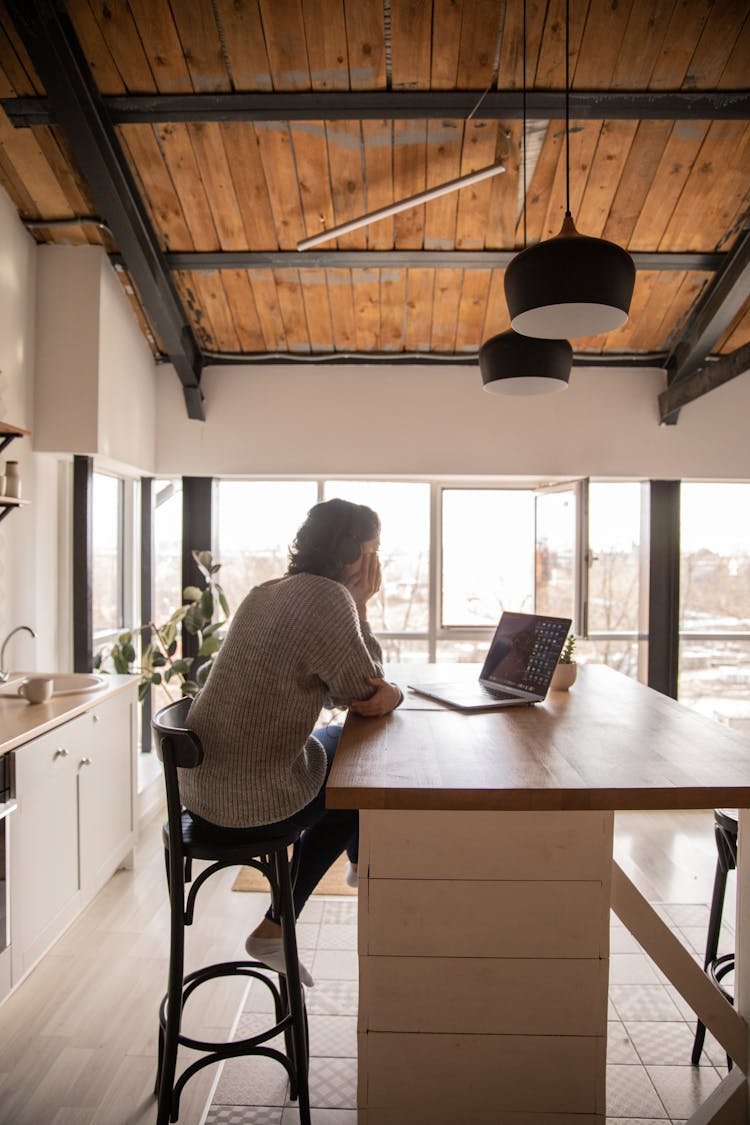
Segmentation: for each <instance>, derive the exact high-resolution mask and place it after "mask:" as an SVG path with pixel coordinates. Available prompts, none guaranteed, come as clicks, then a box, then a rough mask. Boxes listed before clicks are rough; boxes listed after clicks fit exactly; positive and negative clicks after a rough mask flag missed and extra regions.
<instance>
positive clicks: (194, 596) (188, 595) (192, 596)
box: [182, 586, 202, 602]
mask: <svg viewBox="0 0 750 1125" xmlns="http://www.w3.org/2000/svg"><path fill="white" fill-rule="evenodd" d="M201 593H202V591H201V590H200V589H199V587H198V586H186V587H185V589H184V590H183V591H182V596H183V598H184V599H185V601H186V602H197V601H198V600H199V599H200V596H201Z"/></svg>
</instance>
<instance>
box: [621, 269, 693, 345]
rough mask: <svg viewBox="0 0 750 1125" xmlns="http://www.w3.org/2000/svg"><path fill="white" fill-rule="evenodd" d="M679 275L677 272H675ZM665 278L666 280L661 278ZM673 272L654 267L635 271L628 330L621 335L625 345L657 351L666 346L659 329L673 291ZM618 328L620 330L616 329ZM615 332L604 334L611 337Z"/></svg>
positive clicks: (663, 334) (663, 336) (663, 335)
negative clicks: (658, 269)
mask: <svg viewBox="0 0 750 1125" xmlns="http://www.w3.org/2000/svg"><path fill="white" fill-rule="evenodd" d="M677 276H679V275H677ZM664 277H666V281H663V278H664ZM674 278H675V274H674V273H673V272H672V271H671V270H670V271H669V272H667V271H664V272H663V273H659V272H656V271H654V270H652V271H648V272H647V273H644V274H638V277H637V284H636V289H638V290H640V291H639V292H638V293H636V291H635V290H634V292H633V301H632V302H631V309H630V316H629V318H628V326H629V327H630V333H629V334H627V335H626V334H624V333H623V336H622V339H623V340H626V341H627V343H626V344H625V347H627V348H628V349H632V350H633V351H658V350H661V348H662V347H663V346H664V345H665V342H666V341H665V335H666V334H665V333H663V332H660V328H661V324H662V321H663V318H664V313H665V309H666V307H668V306H669V304H670V303H671V301H672V299H673V297H674V293H675V281H674ZM618 331H622V329H619V330H618ZM615 337H616V333H614V332H611V333H610V334H609V336H608V337H607V340H608V342H609V340H610V339H614V338H615Z"/></svg>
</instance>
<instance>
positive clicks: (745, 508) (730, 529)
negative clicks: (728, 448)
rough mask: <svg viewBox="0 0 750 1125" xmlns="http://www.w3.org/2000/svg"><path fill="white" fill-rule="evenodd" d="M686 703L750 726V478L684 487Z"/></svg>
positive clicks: (682, 671) (682, 678)
mask: <svg viewBox="0 0 750 1125" xmlns="http://www.w3.org/2000/svg"><path fill="white" fill-rule="evenodd" d="M680 543H681V549H680V662H679V684H678V695H679V699H680V701H681V702H683V703H687V704H688V705H689V706H691V707H693V708H694V709H695V710H697V711H700V712H701V713H703V714H705V715H708V716H710V717H712V718H715V719H718V720H719V721H720V722H724V723H726V724H727V725H729V726H732V727H735V728H736V729H738V730H742V731H745V732H749V731H750V484H724V483H714V484H692V483H687V484H683V485H682V487H681V490H680Z"/></svg>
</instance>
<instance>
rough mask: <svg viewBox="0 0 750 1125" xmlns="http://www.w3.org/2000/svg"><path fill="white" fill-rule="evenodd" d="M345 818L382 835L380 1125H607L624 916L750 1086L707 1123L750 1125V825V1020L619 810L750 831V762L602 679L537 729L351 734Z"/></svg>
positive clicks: (530, 710)
mask: <svg viewBox="0 0 750 1125" xmlns="http://www.w3.org/2000/svg"><path fill="white" fill-rule="evenodd" d="M447 671H448V669H447V667H446V665H433V666H424V667H422V668H419V669H417V668H414V667H403V668H400V669H398V668H396V669H394V668H391V669H390V670H389V673H388V675H389V677H390V678H392V679H396V680H397V681H398V682H399V683H400V685H401V686H402V687H403V688H404V689H405V688H406V684H407V682H409V681H411V682H414V680H415V677H419V679H420V680H422V681H425V680H428V679H432V680H433V681H436V680H438V679H441V680H444V679H446V678H447V677H446V672H447ZM451 671H452V672H455V673H457V674H464V675H467V676H472V675H473V676H476V674H477V672H476V669H471V668H467V667H466V666H464V668H463V669H461V668H460V667H456V668H453V669H451ZM328 804H329V806H331V807H339V808H358V809H360V816H361V843H360V868H359V870H360V883H359V896H360V897H359V955H360V985H359V989H360V992H359V1024H358V1034H359V1085H358V1107H359V1115H358V1120H359V1122H360V1125H386V1123H387V1125H401V1123H403V1125H407V1123H408V1125H427V1123H428V1122H429V1125H441V1123H446V1125H447V1123H449V1122H450V1123H451V1125H453V1123H455V1122H456V1121H459V1120H460V1121H461V1122H462V1125H511V1123H512V1125H574V1123H575V1125H603V1123H604V1120H605V1066H606V1028H607V987H608V958H609V913H610V908H612V909H614V910H615V912H616V913H617V914H618V915H619V917H620V918H621V920H622V921H623V922H624V924H625V925H626V926H628V928H629V929H630V930H631V932H632V933H633V934H634V935H635V937H636V938H637V940H638V941H639V942H640V944H641V945H642V946H643V947H644V948H645V949H646V951H647V952H648V953H649V954H650V955H651V956H652V957H653V958H654V960H655V961H656V963H657V964H658V966H659V967H660V968H661V969H662V970H663V971H664V972H665V973H666V974H667V976H668V977H669V978H670V980H671V981H672V983H673V984H675V986H676V987H677V988H678V989H679V991H680V992H681V994H682V995H683V996H684V997H685V998H686V1000H687V1001H688V1002H689V1003H690V1005H691V1007H693V1009H694V1010H695V1011H697V1012H698V1014H699V1015H700V1016H701V1018H702V1019H703V1020H704V1022H705V1023H706V1024H707V1026H708V1027H709V1029H710V1030H711V1031H712V1032H713V1033H714V1035H716V1037H717V1038H718V1039H719V1041H720V1042H721V1043H722V1045H723V1046H724V1047H725V1048H726V1049H727V1051H728V1052H729V1054H730V1055H731V1056H732V1057H733V1059H734V1060H735V1062H736V1064H737V1065H736V1066H735V1068H734V1070H733V1071H732V1072H731V1073H730V1074H729V1076H728V1077H727V1078H726V1079H725V1080H724V1082H723V1083H722V1084H721V1086H720V1087H719V1089H718V1090H717V1091H716V1092H715V1093H714V1095H712V1098H711V1101H712V1103H713V1105H714V1109H713V1110H712V1109H710V1108H709V1109H708V1116H706V1115H704V1116H703V1117H702V1118H701V1119H700V1120H701V1121H703V1122H708V1121H711V1120H716V1121H719V1120H721V1121H727V1122H735V1121H736V1122H737V1123H739V1122H745V1121H746V1120H747V1079H746V1075H747V1071H748V1035H747V1024H746V1018H747V1015H748V1008H750V995H749V993H750V989H748V988H747V987H746V985H745V982H746V979H747V975H748V969H749V968H750V949H748V948H747V946H748V942H750V933H749V932H748V931H750V925H748V921H747V916H748V913H749V912H750V887H749V886H748V870H747V869H748V863H747V861H746V858H745V856H744V851H745V850H746V846H747V845H746V841H747V838H748V835H750V829H749V828H748V827H747V824H746V821H747V818H748V813H747V812H745V811H742V812H741V813H740V864H739V878H738V891H739V898H740V902H739V904H738V951H737V953H738V969H737V974H736V975H737V980H738V982H739V1000H738V1011H735V1010H734V1009H733V1008H732V1007H731V1005H729V1004H728V1003H727V1002H726V1001H725V1000H724V999H723V997H722V996H721V995H720V993H719V992H718V990H717V989H716V988H715V987H714V985H713V984H711V983H710V981H709V980H708V978H707V977H706V976H705V975H704V974H703V973H702V971H701V970H700V968H699V966H697V965H696V964H695V962H694V961H693V959H692V957H691V956H690V955H689V954H688V953H687V952H686V951H685V950H684V949H683V947H682V946H680V945H679V943H678V942H677V941H676V940H675V939H674V938H673V937H672V936H671V934H670V933H669V931H668V929H667V927H666V926H665V925H664V924H663V923H662V922H661V920H660V919H659V917H658V916H657V915H656V914H655V913H654V911H653V910H652V909H651V908H650V906H649V905H648V903H646V902H645V900H644V899H643V898H642V897H641V896H640V894H639V893H638V891H637V889H636V888H635V887H634V886H633V885H632V883H631V882H630V881H629V880H628V878H627V877H626V876H625V875H624V873H623V872H622V871H621V870H620V869H619V867H617V865H616V864H614V863H613V859H612V838H613V823H614V813H615V811H617V810H618V809H641V810H644V809H654V810H658V809H690V808H693V809H695V808H705V809H711V808H713V807H718V806H729V807H736V808H739V809H740V810H746V809H747V808H748V807H749V806H750V741H748V740H747V739H746V738H743V737H742V736H740V735H738V734H736V733H735V732H733V731H730V730H728V729H727V728H724V727H722V726H720V725H719V724H717V723H714V722H712V721H710V720H707V719H703V718H702V717H700V716H698V715H696V714H694V713H693V712H691V711H689V710H687V708H685V707H683V706H681V705H679V704H677V703H675V702H674V701H673V700H670V699H668V698H666V697H664V696H662V695H659V694H658V693H656V692H654V691H651V690H650V689H649V688H646V687H644V686H643V685H640V684H638V683H635V682H634V681H632V680H630V679H628V678H626V677H624V676H622V675H619V674H618V673H616V672H613V671H612V670H611V669H608V668H605V667H600V666H590V667H583V668H581V669H579V679H578V682H577V683H576V685H575V687H574V688H573V689H572V690H571V691H570V692H567V693H566V692H558V693H551V694H550V695H549V696H548V697H547V700H546V702H545V703H544V704H541V705H535V706H533V707H518V708H509V709H506V710H503V711H495V712H489V713H482V714H472V715H463V714H459V713H457V712H455V711H451V710H448V709H446V708H443V707H440V706H439V705H437V704H433V703H431V702H430V701H428V700H426V699H423V698H422V697H419V696H417V695H414V694H411V693H407V695H406V699H405V701H404V703H403V704H402V706H401V708H399V709H398V710H397V711H395V712H394V713H393V714H391V715H389V716H387V717H385V718H383V719H377V720H371V719H362V718H360V717H358V716H356V715H350V716H349V718H348V719H347V722H346V726H345V730H344V734H343V736H342V740H341V743H340V746H339V750H338V753H337V756H336V761H335V764H334V768H333V771H332V774H331V778H330V781H329V785H328Z"/></svg>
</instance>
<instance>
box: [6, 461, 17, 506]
mask: <svg viewBox="0 0 750 1125" xmlns="http://www.w3.org/2000/svg"><path fill="white" fill-rule="evenodd" d="M4 495H5V496H9V497H11V498H12V499H15V500H20V499H21V475H20V473H19V470H18V461H6V462H5V492H4Z"/></svg>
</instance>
